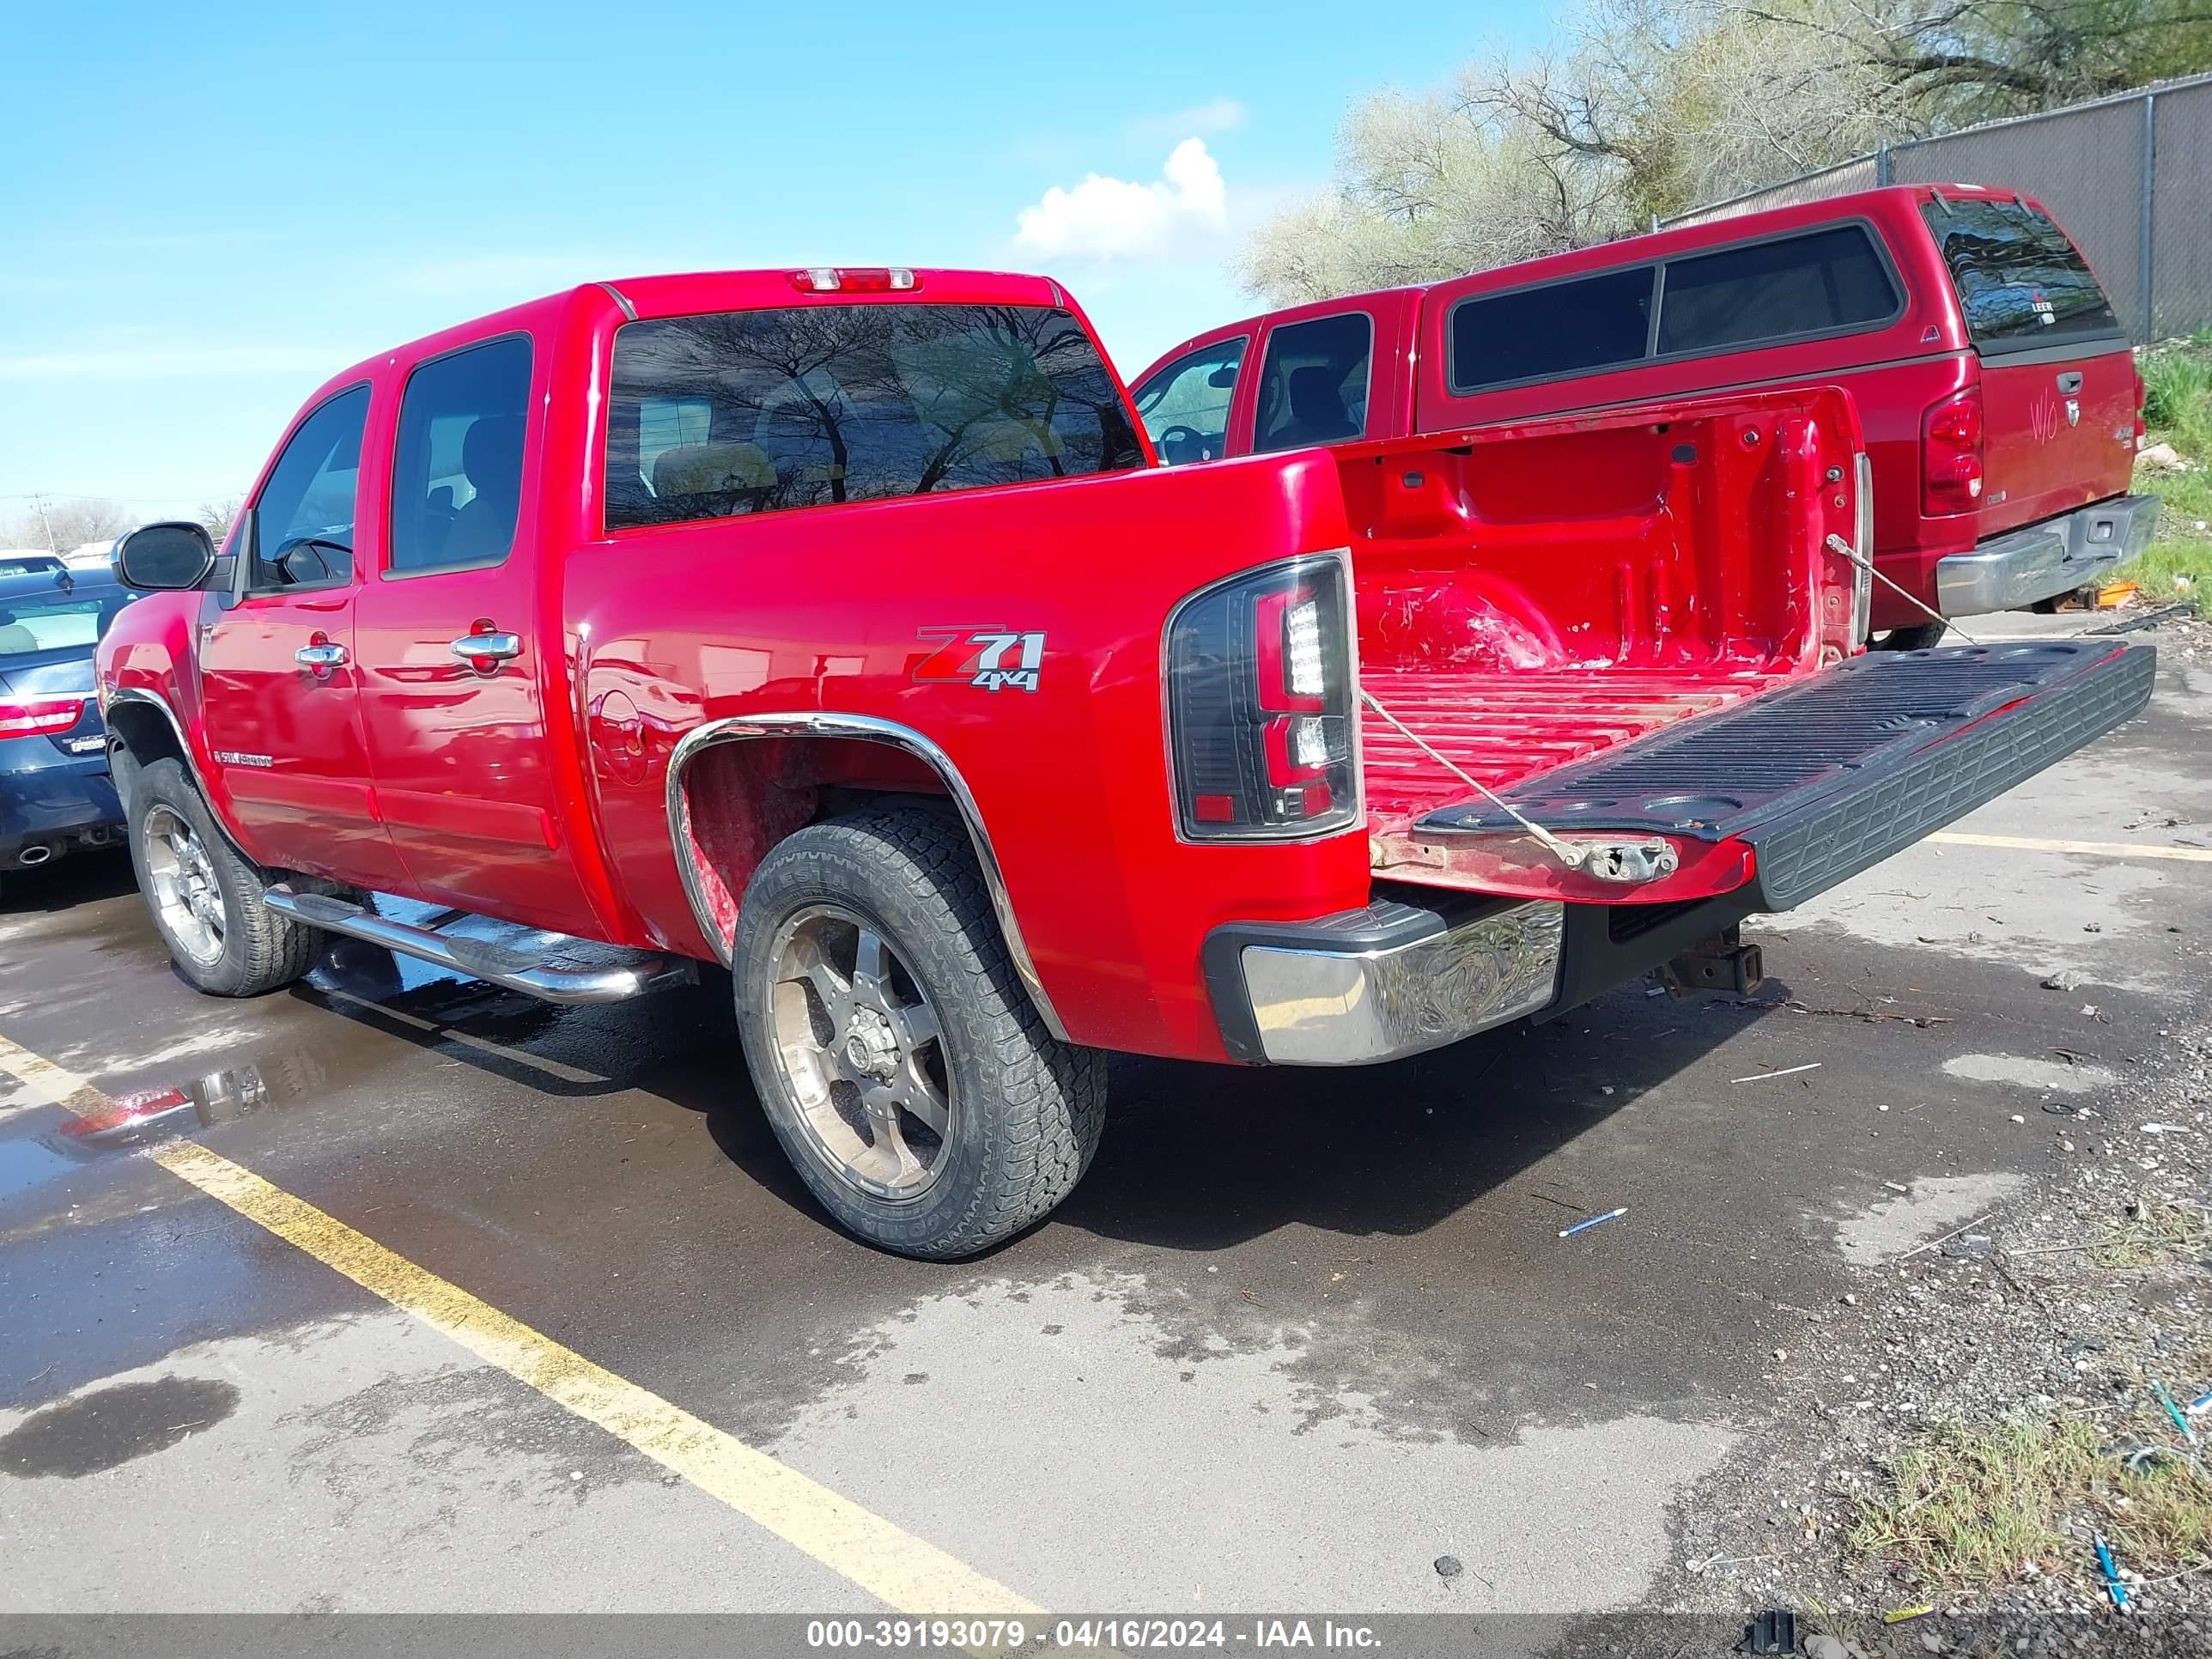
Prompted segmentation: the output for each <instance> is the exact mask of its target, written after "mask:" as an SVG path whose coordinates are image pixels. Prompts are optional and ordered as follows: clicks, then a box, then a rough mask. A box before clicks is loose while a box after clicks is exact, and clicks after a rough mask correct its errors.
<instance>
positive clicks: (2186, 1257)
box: [2089, 1194, 2212, 1267]
mask: <svg viewBox="0 0 2212 1659" xmlns="http://www.w3.org/2000/svg"><path fill="white" fill-rule="evenodd" d="M2208 1244H2212V1221H2208V1220H2207V1219H2206V1217H2205V1214H2204V1212H2203V1211H2202V1210H2200V1209H2197V1207H2195V1206H2192V1205H2188V1204H2178V1203H2176V1202H2174V1201H2173V1200H2172V1199H2168V1198H2160V1197H2159V1196H2157V1195H2155V1194H2149V1195H2146V1196H2145V1197H2144V1199H2143V1200H2142V1204H2141V1206H2139V1210H2138V1212H2137V1213H2136V1214H2135V1215H2132V1216H2122V1217H2118V1218H2114V1219H2113V1220H2112V1221H2110V1222H2108V1223H2106V1226H2105V1229H2104V1232H2103V1235H2102V1237H2100V1238H2099V1239H2098V1240H2097V1242H2096V1244H2095V1245H2094V1246H2093V1248H2092V1249H2091V1250H2090V1252H2089V1259H2090V1260H2091V1261H2093V1262H2094V1263H2096V1265H2097V1266H2098V1267H2162V1266H2165V1265H2166V1264H2168V1263H2172V1262H2178V1261H2196V1260H2197V1259H2198V1258H2200V1257H2202V1256H2203V1255H2204V1253H2205V1250H2206V1248H2207V1246H2208Z"/></svg>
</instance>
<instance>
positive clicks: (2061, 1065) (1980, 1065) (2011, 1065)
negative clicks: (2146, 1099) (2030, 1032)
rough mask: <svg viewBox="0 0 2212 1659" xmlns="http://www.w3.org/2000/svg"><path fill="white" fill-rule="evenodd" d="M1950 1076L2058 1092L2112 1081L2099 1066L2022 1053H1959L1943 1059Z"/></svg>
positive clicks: (2080, 1090)
mask: <svg viewBox="0 0 2212 1659" xmlns="http://www.w3.org/2000/svg"><path fill="white" fill-rule="evenodd" d="M1943 1069H1944V1071H1945V1072H1947V1073H1949V1074H1950V1075H1951V1076H1953V1077H1957V1078H1964V1079H1966V1080H1967V1081H1968V1082H1969V1083H2016V1084H2018V1085H2020V1086H2021V1088H2023V1089H2042V1090H2046V1091H2052V1092H2055V1093H2058V1094H2066V1095H2086V1094H2093V1093H2094V1092H2095V1091H2098V1090H2100V1089H2102V1088H2105V1087H2106V1086H2107V1085H2110V1084H2111V1083H2112V1081H2113V1077H2112V1073H2110V1072H2108V1071H2106V1069H2105V1068H2104V1067H2103V1066H2089V1065H2075V1064H2072V1063H2070V1062H2069V1061H2066V1060H2031V1059H2029V1058H2027V1056H2026V1055H2023V1054H1959V1055H1955V1056H1954V1057H1953V1058H1952V1059H1949V1060H1945V1061H1944V1062H1943Z"/></svg>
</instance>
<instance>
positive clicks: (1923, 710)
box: [1414, 640, 2157, 910]
mask: <svg viewBox="0 0 2212 1659" xmlns="http://www.w3.org/2000/svg"><path fill="white" fill-rule="evenodd" d="M2156 666H2157V653H2155V652H2154V651H2153V650H2151V649H2149V648H2148V647H2142V646H2124V647H2118V648H2115V647H2113V646H2112V644H2111V643H2110V642H2109V641H2102V640H2037V641H2021V642H2019V643H2016V644H2009V645H1991V646H1976V647H1968V648H1965V649H1948V650H1936V651H1914V652H1871V653H1867V654H1866V655H1863V656H1860V657H1857V658H1854V659H1851V660H1850V661H1848V662H1844V663H1842V664H1839V665H1837V666H1836V667H1834V668H1832V669H1831V670H1829V671H1827V672H1826V673H1823V674H1820V675H1817V676H1815V677H1814V678H1811V679H1808V680H1804V681H1800V682H1798V683H1796V684H1790V685H1787V686H1784V687H1782V688H1779V689H1778V690H1774V691H1771V692H1769V693H1767V694H1766V695H1765V696H1758V697H1754V698H1753V699H1751V700H1750V701H1748V702H1744V703H1741V704H1740V705H1738V706H1737V707H1735V708H1729V709H1725V710H1721V711H1717V712H1715V713H1713V714H1707V715H1705V716H1702V717H1699V718H1694V719H1692V720H1686V721H1683V722H1681V723H1680V724H1679V725H1676V726H1668V727H1665V728H1662V729H1661V730H1659V731H1656V732H1652V733H1651V734H1650V735H1649V736H1647V737H1644V738H1639V739H1638V740H1636V741H1633V742H1631V743H1628V744H1624V745H1622V746H1621V747H1620V748H1618V749H1615V750H1611V751H1609V752H1608V753H1607V754H1605V755H1604V756H1602V757H1595V758H1593V759H1591V760H1589V761H1586V762H1583V763H1577V764H1574V765H1570V766H1565V767H1562V768H1559V769H1557V770H1555V771H1551V772H1547V773H1544V774H1541V775H1539V776H1536V777H1533V778H1529V779H1527V780H1525V781H1522V782H1521V783H1520V784H1518V785H1516V786H1515V787H1512V788H1511V789H1510V790H1508V791H1506V792H1505V798H1506V799H1508V800H1510V802H1511V803H1512V804H1513V806H1514V807H1515V809H1516V811H1520V812H1522V813H1524V814H1526V815H1527V816H1528V817H1531V818H1534V820H1536V821H1537V822H1538V823H1541V824H1543V825H1544V826H1545V827H1546V828H1547V829H1554V830H1558V831H1561V832H1580V831H1585V830H1628V831H1645V832H1650V833H1656V834H1663V835H1668V836H1677V837H1688V838H1692V839H1696V840H1699V841H1710V842H1718V841H1723V840H1733V841H1736V842H1741V843H1743V844H1745V845H1747V846H1749V847H1750V848H1753V850H1754V852H1755V854H1756V874H1755V876H1754V878H1753V881H1754V885H1755V887H1756V890H1757V899H1758V902H1757V905H1756V907H1755V908H1759V909H1765V910H1786V909H1789V908H1791V907H1792V906H1793V905H1796V904H1800V903H1802V902H1804V901H1805V900H1807V899H1808V898H1811V897H1812V896H1814V894H1816V893H1820V892H1821V891H1824V890H1826V889H1827V888H1830V887H1832V886H1834V885H1835V884H1837V883H1838V882H1840V881H1843V880H1844V879H1845V878H1849V877H1850V876H1854V875H1857V873H1858V872H1860V871H1862V870H1865V869H1867V868H1869V867H1870V866H1874V865H1875V864H1879V863H1880V862H1881V860H1884V859H1886V858H1887V857H1889V856H1890V855H1891V854H1893V853H1896V852H1899V851H1901V850H1902V849H1903V848H1906V847H1909V846H1910V845H1911V844H1912V843H1913V842H1916V841H1918V840H1919V839H1921V837H1923V836H1926V835H1928V834H1929V833H1930V832H1931V831H1933V830H1936V829H1941V828H1942V826H1943V825H1944V824H1946V823H1950V822H1951V821H1952V820H1953V819H1954V818H1957V817H1960V816H1962V815H1963V814H1965V813H1966V812H1969V811H1972V810H1973V809H1974V808H1975V807H1977V806H1979V805H1983V804H1984V802H1987V801H1990V800H1993V799H1996V797H1997V796H1999V795H2001V794H2002V793H2004V792H2005V791H2006V790H2008V789H2009V788H2011V787H2013V786H2014V785H2015V784H2017V783H2020V782H2021V781H2024V780H2025V779H2027V778H2029V777H2031V776H2033V775H2034V774H2035V773H2037V772H2039V771H2040V770H2042V769H2044V768H2045V767H2046V766H2049V765H2051V763H2053V762H2055V761H2057V760H2058V759H2060V758H2062V757H2064V756H2066V755H2068V754H2070V753H2072V752H2073V751H2074V750H2076V749H2078V748H2080V747H2081V745H2082V744H2086V743H2087V742H2089V741H2090V740H2091V739H2093V738H2097V737H2100V736H2101V735H2102V734H2103V733H2105V732H2109V731H2111V730H2112V728H2113V727H2114V726H2118V725H2119V724H2120V723H2121V722H2122V721H2124V720H2127V719H2129V718H2130V716H2132V715H2133V714H2136V712H2137V711H2138V710H2140V709H2141V708H2142V706H2143V705H2144V703H2145V702H2148V700H2149V696H2150V690H2151V681H2152V678H2153V675H2154V671H2155V669H2156ZM1516 829H1517V826H1516V825H1515V824H1514V823H1513V822H1512V820H1511V819H1510V817H1507V816H1506V815H1505V814H1504V813H1503V812H1502V811H1499V810H1498V808H1497V807H1496V806H1495V805H1492V804H1491V803H1490V802H1488V801H1486V800H1479V799H1478V800H1469V801H1462V802H1461V803H1459V804H1456V805H1450V806H1444V807H1440V808H1438V809H1437V810H1436V811H1431V812H1430V813H1428V814H1427V815H1426V816H1425V817H1422V818H1421V819H1419V822H1418V823H1416V825H1415V826H1414V833H1415V834H1417V835H1419V836H1437V837H1444V836H1464V835H1494V834H1512V833H1515V832H1516Z"/></svg>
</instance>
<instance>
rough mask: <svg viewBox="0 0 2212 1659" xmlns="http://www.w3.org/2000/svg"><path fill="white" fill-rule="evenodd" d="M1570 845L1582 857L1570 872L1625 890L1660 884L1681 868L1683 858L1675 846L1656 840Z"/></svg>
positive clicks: (1671, 843)
mask: <svg viewBox="0 0 2212 1659" xmlns="http://www.w3.org/2000/svg"><path fill="white" fill-rule="evenodd" d="M1568 845H1569V846H1570V847H1571V848H1573V850H1574V851H1575V852H1577V854H1581V856H1580V857H1579V858H1578V859H1577V860H1576V862H1575V864H1574V865H1572V866H1570V867H1571V868H1578V869H1580V870H1581V871H1582V872H1583V874H1584V875H1586V876H1592V877H1595V878H1596V879H1597V880H1599V881H1616V882H1619V883H1620V884H1622V885H1623V886H1625V887H1628V886H1634V885H1636V884H1638V883H1641V882H1646V881H1657V880H1659V879H1660V878H1662V877H1665V876H1671V875H1673V874H1674V872H1675V871H1677V870H1679V869H1680V868H1681V867H1682V855H1681V854H1680V853H1679V852H1677V851H1676V850H1675V848H1674V843H1673V842H1670V841H1666V840H1662V838H1661V837H1659V836H1651V837H1650V838H1649V839H1648V840H1644V841H1585V842H1569V843H1568Z"/></svg>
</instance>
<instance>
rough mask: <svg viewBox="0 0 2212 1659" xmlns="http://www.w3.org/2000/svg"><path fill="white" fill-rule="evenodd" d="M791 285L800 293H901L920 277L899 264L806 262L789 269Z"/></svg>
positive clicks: (917, 282)
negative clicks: (857, 264)
mask: <svg viewBox="0 0 2212 1659" xmlns="http://www.w3.org/2000/svg"><path fill="white" fill-rule="evenodd" d="M791 285H792V286H793V288H795V289H799V292H801V293H802V294H904V293H907V292H908V291H909V290H911V289H917V288H920V287H921V277H919V276H915V274H914V273H913V272H912V271H911V270H908V269H907V268H906V267H905V266H903V265H876V266H872V267H869V268H866V269H861V268H859V267H856V266H853V265H809V266H807V267H806V269H805V270H794V271H793V272H792V273H791Z"/></svg>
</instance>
